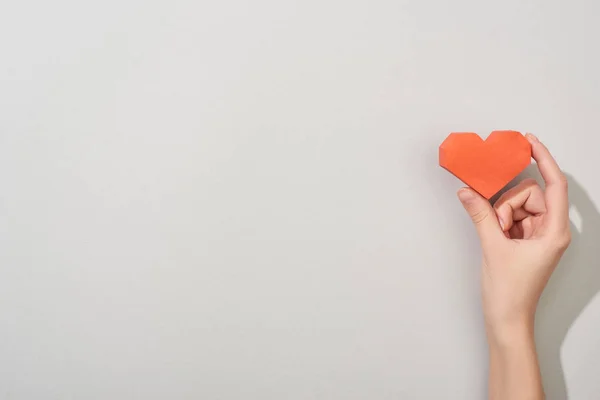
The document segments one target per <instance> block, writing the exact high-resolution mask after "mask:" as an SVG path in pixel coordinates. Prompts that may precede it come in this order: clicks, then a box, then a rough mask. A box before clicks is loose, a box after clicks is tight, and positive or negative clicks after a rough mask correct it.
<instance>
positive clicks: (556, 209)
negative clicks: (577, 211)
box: [526, 133, 569, 230]
mask: <svg viewBox="0 0 600 400" xmlns="http://www.w3.org/2000/svg"><path fill="white" fill-rule="evenodd" d="M526 137H527V140H529V142H530V143H531V152H532V155H533V158H534V160H535V161H536V162H537V165H538V168H539V170H540V173H541V174H542V177H543V178H544V181H545V182H546V196H545V197H546V207H547V208H548V221H549V224H550V227H552V228H553V229H555V230H564V229H566V228H568V227H569V193H568V188H567V178H566V177H565V175H564V174H563V173H562V171H561V170H560V168H559V167H558V164H557V163H556V161H555V160H554V157H552V155H551V154H550V152H549V151H548V149H547V148H546V146H544V145H543V144H542V143H541V142H540V141H539V140H538V138H536V137H535V136H533V135H532V134H530V133H528V134H527V135H526Z"/></svg>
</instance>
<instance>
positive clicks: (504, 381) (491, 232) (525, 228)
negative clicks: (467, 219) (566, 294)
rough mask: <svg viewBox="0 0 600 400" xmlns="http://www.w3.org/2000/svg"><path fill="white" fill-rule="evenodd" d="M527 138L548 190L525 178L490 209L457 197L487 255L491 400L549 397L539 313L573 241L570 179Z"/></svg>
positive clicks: (471, 195) (468, 196)
mask: <svg viewBox="0 0 600 400" xmlns="http://www.w3.org/2000/svg"><path fill="white" fill-rule="evenodd" d="M527 139H528V140H529V141H530V143H531V147H532V154H533V158H534V159H535V160H536V161H537V165H538V168H539V169H540V172H541V174H542V177H543V178H544V181H545V183H546V189H545V191H544V190H542V188H541V187H540V186H539V185H538V184H537V182H536V181H535V180H532V179H527V180H524V181H522V182H521V183H519V184H518V185H517V186H515V187H514V188H512V189H510V190H508V191H507V192H506V193H504V194H503V195H502V196H501V197H500V198H499V199H498V201H497V202H496V203H495V204H494V206H493V207H492V206H491V205H490V203H489V202H488V201H487V200H485V199H484V198H483V197H481V196H480V195H479V194H477V193H475V192H474V191H472V190H470V189H461V190H460V191H459V192H458V197H459V199H460V200H461V202H462V203H463V206H464V207H465V209H466V211H467V213H468V214H469V215H470V216H471V219H472V220H473V223H474V225H475V228H476V229H477V233H478V235H479V239H480V242H481V248H482V253H483V260H482V274H481V275H482V278H481V279H482V282H481V286H482V297H483V311H484V317H485V322H486V332H487V339H488V344H489V351H490V368H489V398H490V400H520V399H527V400H529V399H532V400H537V399H543V398H544V391H543V387H542V382H541V376H540V369H539V364H538V360H537V354H536V350H535V341H534V335H533V327H534V317H535V310H536V307H537V304H538V301H539V298H540V296H541V294H542V291H543V290H544V287H545V286H546V283H547V282H548V279H550V275H551V274H552V272H553V271H554V269H555V268H556V265H557V264H558V262H559V261H560V258H561V257H562V254H563V253H564V251H565V250H566V248H567V247H568V245H569V243H570V240H571V236H570V231H569V201H568V191H567V181H566V178H565V176H564V175H563V173H562V172H561V170H560V169H559V167H558V165H557V164H556V162H555V161H554V159H553V158H552V156H551V155H550V153H549V152H548V149H546V147H545V146H544V145H543V144H542V143H540V142H539V140H538V139H537V138H536V137H534V136H533V135H527Z"/></svg>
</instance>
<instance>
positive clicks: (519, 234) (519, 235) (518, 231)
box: [508, 221, 525, 239]
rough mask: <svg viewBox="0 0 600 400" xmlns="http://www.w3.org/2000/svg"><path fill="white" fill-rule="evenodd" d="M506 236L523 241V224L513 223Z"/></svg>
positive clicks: (519, 222)
mask: <svg viewBox="0 0 600 400" xmlns="http://www.w3.org/2000/svg"><path fill="white" fill-rule="evenodd" d="M508 236H509V237H510V238H511V239H523V237H524V236H525V234H524V232H523V224H522V223H521V221H518V222H515V223H514V224H513V225H512V226H511V227H510V230H509V231H508Z"/></svg>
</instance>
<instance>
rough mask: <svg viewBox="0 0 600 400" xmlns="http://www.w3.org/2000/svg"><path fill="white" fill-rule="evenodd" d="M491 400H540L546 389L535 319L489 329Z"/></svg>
mask: <svg viewBox="0 0 600 400" xmlns="http://www.w3.org/2000/svg"><path fill="white" fill-rule="evenodd" d="M488 342H489V348H490V369H489V398H490V400H541V399H544V390H543V387H542V379H541V376H540V368H539V364H538V359H537V353H536V349H535V341H534V336H533V322H532V321H531V322H523V323H519V324H516V325H515V326H512V327H507V328H503V329H502V330H501V331H494V332H488Z"/></svg>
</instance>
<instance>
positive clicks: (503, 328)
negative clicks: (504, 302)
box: [486, 316, 534, 348]
mask: <svg viewBox="0 0 600 400" xmlns="http://www.w3.org/2000/svg"><path fill="white" fill-rule="evenodd" d="M486 332H487V337H488V343H489V345H490V347H497V348H509V347H519V346H521V345H529V344H530V343H532V342H534V318H533V316H531V317H529V316H523V317H521V318H516V319H514V320H511V321H503V322H500V323H494V324H487V326H486Z"/></svg>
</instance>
